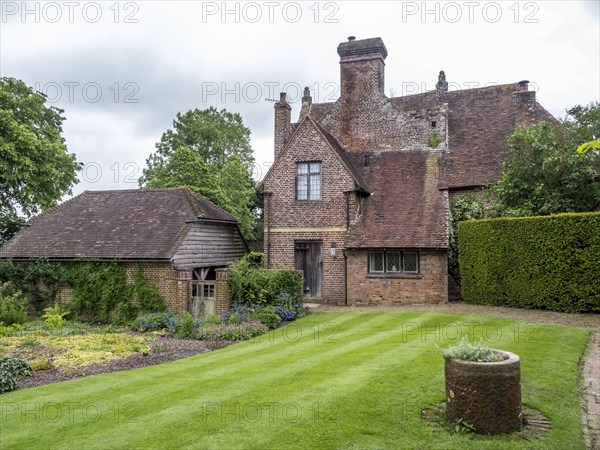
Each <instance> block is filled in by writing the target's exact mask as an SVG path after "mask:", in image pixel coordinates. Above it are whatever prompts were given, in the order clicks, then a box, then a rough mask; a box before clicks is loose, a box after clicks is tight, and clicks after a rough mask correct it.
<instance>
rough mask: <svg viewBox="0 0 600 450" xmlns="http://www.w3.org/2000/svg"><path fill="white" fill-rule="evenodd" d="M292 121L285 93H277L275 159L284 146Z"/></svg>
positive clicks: (290, 109) (290, 108)
mask: <svg viewBox="0 0 600 450" xmlns="http://www.w3.org/2000/svg"><path fill="white" fill-rule="evenodd" d="M291 123H292V107H291V106H290V104H289V103H288V102H287V94H286V93H285V92H282V93H281V94H279V101H278V102H277V103H275V159H277V157H278V156H279V153H281V150H283V147H285V144H286V143H287V140H288V139H289V137H290V131H291Z"/></svg>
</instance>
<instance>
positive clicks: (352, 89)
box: [337, 36, 387, 100]
mask: <svg viewBox="0 0 600 450" xmlns="http://www.w3.org/2000/svg"><path fill="white" fill-rule="evenodd" d="M337 52H338V55H340V90H341V92H340V94H341V97H342V99H349V100H352V99H353V98H357V97H360V96H361V94H363V93H364V94H370V93H372V92H378V93H380V94H384V93H385V91H384V81H385V80H384V72H385V70H384V69H385V63H384V60H385V58H386V57H387V49H386V48H385V45H383V41H382V40H381V38H371V39H362V40H360V41H357V40H355V38H354V36H350V37H349V38H348V42H342V43H341V44H340V45H338V48H337Z"/></svg>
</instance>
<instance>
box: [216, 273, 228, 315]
mask: <svg viewBox="0 0 600 450" xmlns="http://www.w3.org/2000/svg"><path fill="white" fill-rule="evenodd" d="M229 273H230V270H229V269H217V270H216V275H217V277H216V278H217V281H216V287H215V290H216V297H217V299H216V300H217V304H216V312H217V314H223V313H226V312H227V311H229V309H230V308H231V296H230V293H229Z"/></svg>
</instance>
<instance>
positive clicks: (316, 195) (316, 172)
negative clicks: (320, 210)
mask: <svg viewBox="0 0 600 450" xmlns="http://www.w3.org/2000/svg"><path fill="white" fill-rule="evenodd" d="M296 200H321V163H320V162H301V163H297V164H296Z"/></svg>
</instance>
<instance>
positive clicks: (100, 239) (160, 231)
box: [0, 188, 236, 260]
mask: <svg viewBox="0 0 600 450" xmlns="http://www.w3.org/2000/svg"><path fill="white" fill-rule="evenodd" d="M198 219H206V220H216V221H225V222H230V223H235V222H236V220H235V218H234V217H233V216H231V215H230V214H228V213H226V212H225V211H223V210H221V209H219V208H218V207H216V206H215V205H214V204H212V203H211V202H210V201H208V200H207V199H205V198H204V197H201V196H200V195H197V194H195V193H193V192H191V191H190V190H189V189H187V188H165V189H132V190H115V191H85V192H84V193H82V194H80V195H78V196H76V197H74V198H72V199H71V200H68V201H67V202H65V203H63V204H62V205H60V206H58V207H56V208H54V209H51V210H50V211H47V212H46V213H43V214H41V215H39V216H36V217H34V218H33V219H31V220H30V221H29V223H28V226H25V227H24V228H23V229H22V230H21V231H19V232H18V233H17V234H16V235H15V236H13V238H12V239H11V240H10V241H8V242H7V243H6V244H5V245H4V246H2V247H0V257H4V258H7V257H8V258H36V257H47V258H78V257H93V258H124V259H142V260H146V259H149V260H153V259H167V260H168V259H170V258H171V257H172V256H173V253H174V251H175V249H176V247H177V245H178V243H179V242H180V240H181V239H182V238H183V237H184V236H185V234H186V231H187V229H188V228H189V223H186V222H190V221H194V220H198Z"/></svg>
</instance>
